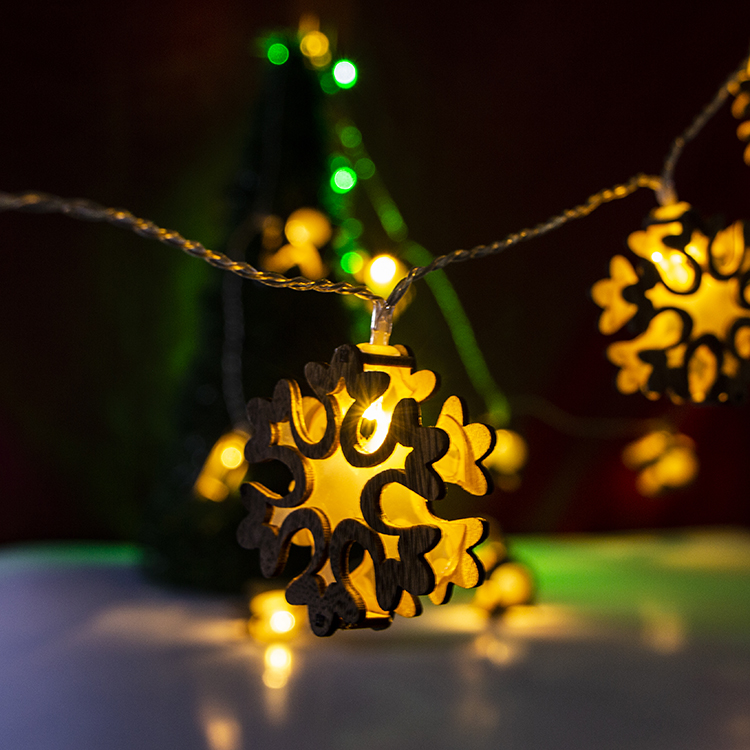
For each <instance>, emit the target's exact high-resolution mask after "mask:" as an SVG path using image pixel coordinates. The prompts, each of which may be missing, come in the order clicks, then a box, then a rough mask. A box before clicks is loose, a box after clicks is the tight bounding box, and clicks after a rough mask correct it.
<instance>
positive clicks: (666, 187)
mask: <svg viewBox="0 0 750 750" xmlns="http://www.w3.org/2000/svg"><path fill="white" fill-rule="evenodd" d="M747 64H748V58H745V59H744V60H743V61H742V63H741V65H740V66H739V68H737V70H735V71H734V72H733V73H732V74H731V75H730V76H729V78H727V80H726V81H725V82H724V83H723V84H722V85H721V87H720V88H719V90H718V91H717V92H716V94H715V96H714V98H713V99H712V100H711V101H710V102H709V103H708V104H707V105H706V106H705V107H704V108H703V109H702V110H701V111H700V112H699V113H698V114H697V115H696V116H695V118H694V119H693V121H692V122H691V123H690V125H688V127H687V128H685V130H684V131H683V132H682V133H680V135H678V136H677V138H675V139H674V141H673V142H672V146H671V148H670V149H669V153H668V154H667V158H666V159H665V160H664V168H663V170H662V173H661V186H660V187H659V188H658V189H657V190H656V199H657V200H658V201H659V204H660V205H662V206H665V205H668V204H670V203H677V191H676V190H675V187H674V170H675V167H676V166H677V160H678V159H679V158H680V156H681V155H682V151H683V149H684V148H685V146H687V144H688V143H690V141H692V140H693V139H694V138H695V137H696V136H697V135H698V133H700V132H701V130H703V128H704V126H705V125H706V123H707V122H708V121H709V120H710V119H711V118H712V117H713V116H714V115H715V114H716V113H717V112H718V111H719V109H720V108H721V105H722V104H724V102H725V101H726V100H727V97H728V96H729V93H730V91H729V88H730V86H731V85H732V84H733V83H734V82H735V81H736V80H737V78H738V76H740V75H741V74H742V73H744V71H745V70H746V69H747Z"/></svg>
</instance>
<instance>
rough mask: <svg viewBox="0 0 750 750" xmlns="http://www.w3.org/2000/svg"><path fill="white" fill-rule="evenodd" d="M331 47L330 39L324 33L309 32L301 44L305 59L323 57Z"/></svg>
mask: <svg viewBox="0 0 750 750" xmlns="http://www.w3.org/2000/svg"><path fill="white" fill-rule="evenodd" d="M329 47H330V43H329V41H328V37H327V36H326V35H325V34H324V33H323V32H322V31H308V33H307V34H305V35H304V36H303V37H302V40H301V41H300V43H299V48H300V52H302V54H303V55H304V56H305V57H323V56H324V55H325V54H326V53H327V52H328V48H329Z"/></svg>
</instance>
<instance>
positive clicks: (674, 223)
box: [591, 203, 750, 403]
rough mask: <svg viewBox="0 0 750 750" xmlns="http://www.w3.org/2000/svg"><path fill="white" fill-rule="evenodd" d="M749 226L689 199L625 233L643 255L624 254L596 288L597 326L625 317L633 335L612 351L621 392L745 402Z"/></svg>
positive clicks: (607, 328)
mask: <svg viewBox="0 0 750 750" xmlns="http://www.w3.org/2000/svg"><path fill="white" fill-rule="evenodd" d="M748 244H750V231H749V230H748V228H747V227H746V225H745V224H744V223H743V222H741V221H737V222H735V223H734V224H732V225H731V226H729V227H726V228H719V227H717V226H713V225H710V224H707V223H706V222H704V221H702V220H701V218H700V216H698V214H697V213H696V212H695V211H693V210H692V209H691V207H690V205H689V204H687V203H675V204H672V205H667V206H662V207H660V208H657V209H655V210H654V211H652V212H651V214H650V215H649V218H648V219H647V221H646V225H645V229H644V230H643V231H640V232H634V233H633V234H631V235H630V237H629V238H628V246H629V247H630V249H631V250H632V251H633V252H634V253H635V254H636V255H638V256H640V257H641V258H642V261H641V262H640V263H639V264H638V265H637V267H635V268H634V267H633V265H632V264H631V263H630V261H629V260H628V259H627V258H625V257H624V256H622V255H616V256H615V257H613V258H612V260H611V262H610V277H609V278H607V279H602V280H600V281H598V282H597V283H596V284H594V286H593V288H592V290H591V294H592V297H593V299H594V302H596V304H598V305H599V306H600V307H601V308H603V312H602V314H601V317H600V319H599V330H600V331H601V332H602V333H604V334H611V333H616V332H617V331H619V330H620V329H621V328H622V327H623V326H624V325H625V324H626V323H630V327H631V328H632V329H633V331H634V332H635V334H636V335H635V337H634V338H632V339H631V340H629V341H616V342H614V343H613V344H610V346H609V347H608V349H607V356H608V358H609V360H610V361H611V362H612V363H613V364H615V365H617V366H618V367H619V368H620V371H619V373H618V375H617V387H618V389H619V390H620V392H622V393H634V392H635V391H638V390H641V391H642V392H643V393H644V394H645V395H646V396H647V397H648V398H651V399H656V398H658V397H659V396H660V395H661V394H662V393H665V392H666V393H667V394H668V395H669V397H670V398H671V399H672V401H674V402H675V403H682V402H683V401H692V402H694V403H702V402H707V401H727V400H729V399H732V400H740V399H742V398H743V397H744V395H745V391H746V388H747V385H748V382H750V288H748V285H749V283H750V253H748Z"/></svg>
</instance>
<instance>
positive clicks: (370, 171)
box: [354, 158, 375, 180]
mask: <svg viewBox="0 0 750 750" xmlns="http://www.w3.org/2000/svg"><path fill="white" fill-rule="evenodd" d="M354 169H356V170H357V175H358V176H359V177H361V178H362V179H363V180H369V179H370V177H372V176H373V175H374V174H375V164H374V162H373V161H372V159H366V158H365V159H357V163H356V164H355V165H354Z"/></svg>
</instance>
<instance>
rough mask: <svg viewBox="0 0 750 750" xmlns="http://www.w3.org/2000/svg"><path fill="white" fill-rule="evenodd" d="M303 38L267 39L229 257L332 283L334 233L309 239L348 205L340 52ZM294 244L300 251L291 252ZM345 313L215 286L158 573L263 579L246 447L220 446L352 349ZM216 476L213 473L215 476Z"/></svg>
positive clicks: (267, 292)
mask: <svg viewBox="0 0 750 750" xmlns="http://www.w3.org/2000/svg"><path fill="white" fill-rule="evenodd" d="M317 33H318V34H319V32H317ZM299 36H300V35H298V34H296V33H295V34H289V33H287V34H276V35H273V36H271V37H268V38H266V39H264V40H262V47H263V53H264V58H265V62H264V67H265V71H264V80H263V83H262V86H261V89H260V92H259V95H258V98H257V102H256V105H255V113H254V117H253V121H252V126H251V128H250V131H249V134H248V138H247V144H246V148H245V153H244V155H242V157H241V159H239V161H240V166H239V170H238V173H237V178H236V181H235V183H234V185H233V186H232V188H231V191H230V195H229V198H228V199H229V201H230V202H231V225H230V227H229V230H228V232H227V239H226V242H225V244H224V247H223V248H221V249H222V250H223V251H224V252H226V253H227V254H228V255H229V256H230V257H232V258H234V259H236V260H246V261H248V262H249V263H251V264H252V265H254V266H256V267H265V268H269V267H270V266H271V265H273V264H274V263H275V264H276V266H277V267H274V268H273V270H281V271H282V272H283V273H285V274H286V275H287V276H297V275H306V276H308V277H313V278H314V277H315V276H316V275H322V274H323V273H325V266H324V260H322V259H321V256H322V258H323V259H325V254H326V250H328V248H327V247H326V243H327V240H328V238H329V237H330V227H329V229H328V237H326V236H325V234H326V233H325V229H324V228H323V229H321V230H320V231H319V232H318V233H317V235H316V236H312V235H315V224H314V222H315V221H316V220H317V221H318V222H319V225H320V220H321V218H323V217H322V216H321V214H327V215H328V216H329V217H332V218H333V220H334V222H336V223H339V222H340V221H341V220H342V215H341V212H342V211H343V210H344V206H343V204H342V201H341V197H340V195H339V194H338V192H337V191H336V190H335V187H334V188H333V189H332V187H331V163H330V159H329V144H330V142H332V136H331V134H330V133H329V129H328V128H327V126H326V119H325V113H324V107H325V104H326V101H325V98H326V95H325V93H324V90H323V87H322V86H321V74H320V73H319V72H318V70H319V68H322V67H323V66H324V65H325V66H327V62H328V61H330V53H328V54H327V59H326V57H325V56H318V57H317V58H316V57H315V56H314V55H313V56H311V55H310V49H309V47H310V45H309V44H308V49H307V50H306V49H305V45H304V36H303V37H302V39H303V44H302V48H301V49H300V41H299ZM320 36H321V37H322V34H321V35H320ZM323 38H324V39H325V37H323ZM308 41H309V40H308ZM326 42H327V39H326ZM313 51H315V50H313ZM303 53H304V54H303ZM316 60H317V62H321V61H322V65H316V64H315V63H316ZM329 75H330V74H329ZM329 85H330V84H329ZM324 86H325V83H324ZM301 208H308V209H309V208H311V209H315V213H313V212H311V211H308V212H306V214H303V218H305V216H307V219H308V221H307V223H305V222H304V221H303V222H302V223H301V224H300V223H299V222H297V224H295V223H294V216H298V215H299V214H295V212H297V211H298V210H299V209H301ZM318 212H320V213H318ZM290 216H291V217H292V220H291V221H290ZM316 217H317V219H316ZM310 221H312V222H313V223H312V224H311V223H310ZM323 221H324V222H325V225H326V226H328V221H327V219H325V218H323ZM284 233H286V239H287V240H288V242H289V243H290V244H288V245H285V246H283V247H282V245H283V241H284ZM315 242H317V246H316V245H315ZM337 265H338V264H337ZM342 307H343V305H342V298H341V297H340V296H338V295H320V294H305V295H300V294H298V293H296V292H291V291H289V292H287V291H283V290H276V289H271V288H268V287H264V286H262V285H260V284H256V283H251V282H244V281H242V280H241V279H240V278H239V277H236V276H233V275H231V274H224V275H222V274H215V275H214V276H213V277H212V279H211V281H210V286H209V288H207V289H206V291H205V298H204V301H203V315H202V321H203V329H202V337H201V342H200V345H199V347H198V353H197V355H196V357H195V360H194V362H193V364H192V367H191V368H190V370H189V372H187V373H186V376H185V382H184V391H183V395H182V398H181V408H180V413H179V415H178V416H177V418H176V420H177V423H178V424H179V430H180V435H181V439H180V440H179V441H178V443H177V444H176V445H175V446H174V450H173V453H172V456H171V457H170V459H169V460H168V461H167V464H166V469H165V471H164V474H163V476H162V478H161V479H160V481H159V482H158V483H157V484H156V486H155V487H154V490H153V492H152V495H151V497H150V502H149V505H148V508H147V511H146V519H145V524H144V535H143V541H144V542H145V544H146V550H147V554H146V567H147V570H148V571H149V572H150V573H151V574H152V575H154V576H155V577H157V578H159V579H161V580H166V581H169V582H172V583H175V584H181V585H193V586H199V587H201V588H210V589H216V590H225V591H237V590H240V589H241V587H242V585H243V584H244V583H245V582H246V581H247V580H248V579H249V578H250V577H253V576H255V575H257V574H258V570H257V565H256V560H255V553H254V552H249V551H247V550H244V549H242V548H240V547H239V545H238V544H237V542H236V539H235V533H236V528H237V525H238V523H239V521H240V519H241V518H242V516H243V515H244V509H243V508H242V506H241V504H240V500H239V493H238V490H237V487H238V484H239V482H240V481H241V479H242V477H243V475H244V464H243V463H242V457H241V445H242V442H241V436H240V439H239V443H238V444H239V446H240V448H239V449H238V448H237V447H235V445H234V444H232V438H231V436H230V437H229V438H228V442H225V443H221V445H218V446H216V447H215V448H214V450H213V452H212V447H213V446H215V444H216V443H217V440H219V439H220V438H221V436H222V435H226V434H227V433H230V432H231V431H232V430H235V431H237V430H239V431H241V430H242V429H243V427H244V418H245V417H244V405H245V397H244V394H245V393H248V394H251V395H257V394H266V395H269V396H270V394H271V392H272V390H273V387H274V385H275V383H276V382H277V381H278V380H279V379H280V378H282V377H285V376H288V375H289V374H290V373H296V372H297V369H298V368H299V354H298V352H299V351H301V350H305V348H307V347H309V342H310V341H315V342H316V348H317V350H318V351H320V352H321V353H326V354H325V355H324V356H327V353H330V352H332V351H333V350H334V348H335V347H336V346H338V345H340V344H341V343H344V342H345V341H347V340H348V338H349V337H348V335H347V330H346V326H347V315H346V314H345V313H344V311H343V310H342ZM236 442H237V441H235V443H236ZM209 454H211V455H212V458H211V461H209V464H208V465H207V464H206V462H207V459H208V458H209ZM222 459H223V462H222ZM203 467H205V470H204V472H203V473H201V470H202V468H203ZM211 467H214V468H213V469H212V468H211ZM211 471H214V473H215V474H216V475H215V476H208V474H210V473H211ZM216 472H218V473H216ZM199 475H200V477H201V482H200V483H199V485H198V487H196V481H197V480H198V478H199Z"/></svg>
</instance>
